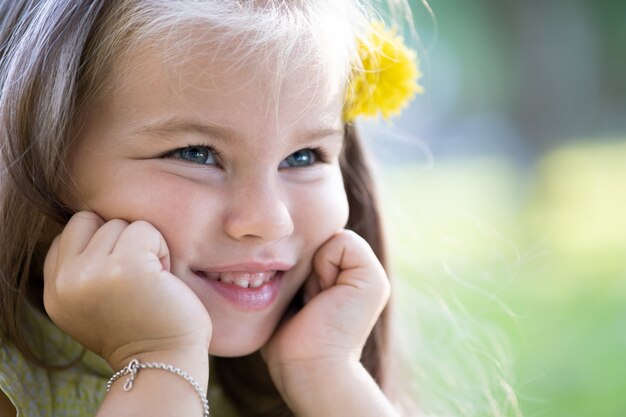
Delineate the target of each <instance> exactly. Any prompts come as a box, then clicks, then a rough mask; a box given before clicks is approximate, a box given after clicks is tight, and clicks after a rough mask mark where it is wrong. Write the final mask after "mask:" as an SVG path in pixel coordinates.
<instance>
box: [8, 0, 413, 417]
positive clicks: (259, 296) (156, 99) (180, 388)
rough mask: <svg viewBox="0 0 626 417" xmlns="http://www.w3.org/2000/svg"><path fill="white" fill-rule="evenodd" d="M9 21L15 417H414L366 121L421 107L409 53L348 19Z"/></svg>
mask: <svg viewBox="0 0 626 417" xmlns="http://www.w3.org/2000/svg"><path fill="white" fill-rule="evenodd" d="M0 7H1V11H0V18H1V27H0V28H1V29H0V30H1V32H0V45H1V48H2V49H1V52H0V53H1V56H2V68H1V74H2V81H1V82H2V95H1V101H0V126H1V127H2V163H3V166H2V171H1V176H0V192H1V197H0V207H1V208H0V213H1V214H2V221H1V222H0V242H1V243H0V244H1V245H2V250H0V272H1V274H2V281H1V290H0V293H1V295H2V303H1V308H0V311H1V314H2V315H1V320H0V321H1V323H2V331H1V338H0V355H1V356H2V358H1V368H0V388H1V391H0V414H1V415H2V416H12V415H16V414H17V415H20V416H21V415H25V416H29V417H33V416H70V415H77V416H78V415H80V416H93V415H98V416H135V415H150V416H171V415H182V416H194V415H198V416H199V415H202V414H203V413H204V415H208V408H209V407H210V408H211V413H212V415H216V416H219V417H223V416H229V415H233V416H234V415H239V416H287V415H296V416H313V415H315V416H317V415H323V416H346V415H351V414H354V415H359V416H394V415H396V411H394V408H393V407H392V405H391V402H390V400H389V399H388V398H387V397H386V395H385V394H383V392H385V391H386V390H387V382H388V381H387V380H386V378H385V376H386V366H385V352H386V349H387V342H388V340H387V339H388V337H387V310H386V308H385V306H386V303H387V300H388V297H389V282H388V279H387V276H386V274H385V270H384V268H383V265H384V251H383V242H382V235H381V230H380V223H379V217H378V209H377V208H376V203H375V200H374V195H373V192H372V186H371V182H370V177H369V172H368V168H367V166H366V163H365V160H364V157H363V154H362V150H361V146H360V143H359V139H358V137H357V135H356V132H355V129H354V127H353V125H352V123H351V122H352V121H353V119H354V118H355V117H356V116H358V115H359V114H376V113H377V112H378V111H381V112H382V113H383V115H385V116H387V115H389V114H390V113H393V112H394V111H397V110H398V109H399V108H400V107H401V106H402V105H403V104H404V102H405V98H408V97H410V96H411V95H412V94H413V93H415V92H416V91H417V90H418V88H419V87H418V86H417V84H416V77H417V70H416V68H415V63H414V62H412V61H411V59H412V55H411V54H410V53H409V52H408V51H406V50H405V49H403V46H402V45H398V43H397V41H398V38H395V37H394V35H392V34H388V35H385V34H384V30H385V29H384V28H383V27H382V26H381V25H380V24H374V25H372V24H371V23H370V21H369V20H368V17H367V16H366V15H365V14H364V13H365V11H366V10H367V8H366V7H365V6H364V5H362V4H359V3H357V2H356V1H350V0H343V1H305V0H298V1H295V0H294V1H277V0H276V1H273V0H267V1H217V0H216V1H209V0H206V1H199V0H187V1H183V0H179V1H170V0H161V1H159V0H99V1H97V0H14V1H10V2H2V5H1V6H0ZM368 32H371V33H373V34H374V35H373V36H370V37H369V38H368ZM394 48H395V49H394ZM376 53H378V54H379V56H378V58H377V59H375V58H376V57H375V56H374V55H375V54H376ZM396 54H397V56H396ZM381 63H386V64H385V65H388V66H389V67H390V68H391V67H393V66H394V65H395V64H396V63H400V64H402V65H404V66H402V65H401V66H400V67H399V69H396V70H394V71H395V72H393V74H394V76H393V77H391V78H390V79H388V80H386V81H385V80H381V79H379V78H378V77H379V75H380V73H381V72H382V71H384V69H385V68H384V66H381V68H382V69H381V70H380V71H379V70H376V69H374V70H372V68H373V66H375V65H380V64H381ZM368 71H369V72H368ZM377 80H378V81H377ZM114 372H115V374H114ZM112 375H113V376H112ZM209 375H210V378H209ZM109 379H110V380H109ZM209 379H210V385H209ZM107 381H108V382H109V383H108V385H109V386H110V391H109V392H108V393H107V392H106V386H107ZM207 390H208V393H207V392H206V391H207ZM207 394H208V401H207V400H206V399H205V398H206V395H207Z"/></svg>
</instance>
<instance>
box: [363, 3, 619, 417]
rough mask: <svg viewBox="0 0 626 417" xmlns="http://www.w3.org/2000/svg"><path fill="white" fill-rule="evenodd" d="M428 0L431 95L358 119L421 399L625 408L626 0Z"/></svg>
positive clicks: (457, 410) (437, 408)
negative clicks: (377, 186) (393, 116)
mask: <svg viewBox="0 0 626 417" xmlns="http://www.w3.org/2000/svg"><path fill="white" fill-rule="evenodd" d="M429 4H430V7H431V8H432V11H433V16H431V15H430V14H429V12H428V10H427V8H426V7H425V6H424V5H422V3H421V2H420V1H413V2H412V7H413V11H414V19H415V22H416V27H417V34H418V36H419V48H420V58H421V66H422V70H423V72H424V77H423V79H422V84H423V85H424V87H425V88H426V93H425V94H424V95H422V96H420V97H418V98H417V100H416V101H415V102H414V104H413V105H412V106H411V107H410V109H408V111H406V112H405V113H404V115H403V117H402V118H401V119H399V120H396V121H394V122H393V124H392V125H386V124H385V123H379V124H375V125H370V124H364V127H365V128H366V129H365V130H366V136H367V137H368V139H369V142H370V148H371V150H372V154H373V155H374V156H375V158H376V161H377V165H378V174H379V178H380V183H381V186H382V187H381V188H382V194H381V197H382V200H383V204H384V206H385V210H386V215H387V219H388V229H389V232H390V236H391V242H390V244H391V249H392V250H391V255H392V260H393V262H394V265H395V271H394V272H395V274H394V276H395V277H396V280H397V288H400V290H399V291H398V290H396V301H398V305H399V308H400V309H401V310H402V316H403V317H404V320H405V321H406V322H407V323H405V326H404V327H403V328H410V329H415V330H416V331H415V332H411V333H410V334H408V335H406V339H407V346H408V347H409V349H411V350H412V352H410V355H411V357H412V358H413V359H412V360H413V362H414V363H413V364H412V365H411V372H412V373H413V375H416V376H417V377H416V379H415V381H416V382H415V383H416V385H419V386H418V387H417V392H418V393H419V395H418V397H419V398H418V401H420V402H421V403H422V404H423V406H424V408H425V410H426V411H427V412H429V413H432V414H436V415H439V416H448V415H459V416H460V415H463V416H522V415H523V416H526V417H565V416H567V417H623V416H626V2H625V1H622V0H604V1H591V0H551V1H514V0H471V1H450V0H430V1H429ZM422 353H423V355H422Z"/></svg>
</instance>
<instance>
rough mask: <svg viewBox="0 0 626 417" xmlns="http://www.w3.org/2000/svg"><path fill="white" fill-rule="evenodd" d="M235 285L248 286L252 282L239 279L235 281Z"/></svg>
mask: <svg viewBox="0 0 626 417" xmlns="http://www.w3.org/2000/svg"><path fill="white" fill-rule="evenodd" d="M235 285H239V286H240V287H242V288H248V286H249V285H250V282H249V281H248V280H245V279H238V280H237V281H235Z"/></svg>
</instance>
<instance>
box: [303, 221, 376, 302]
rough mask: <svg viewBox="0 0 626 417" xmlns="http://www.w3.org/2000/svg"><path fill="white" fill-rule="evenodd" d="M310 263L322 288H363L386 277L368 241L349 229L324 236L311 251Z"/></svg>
mask: <svg viewBox="0 0 626 417" xmlns="http://www.w3.org/2000/svg"><path fill="white" fill-rule="evenodd" d="M313 265H314V268H315V271H316V273H317V275H318V276H319V282H320V286H321V288H322V290H325V289H327V288H329V287H331V286H333V285H342V284H343V285H350V286H354V287H359V288H361V289H363V288H364V287H369V286H371V284H373V283H377V282H378V283H380V281H381V279H382V281H387V278H386V274H385V271H384V269H383V267H382V265H381V264H380V262H379V261H378V258H377V257H376V255H375V254H374V251H373V250H372V248H371V247H370V246H369V244H368V243H367V242H366V241H365V240H364V239H363V238H362V237H361V236H359V235H357V234H356V233H354V232H352V231H348V230H344V231H341V232H339V233H337V234H336V235H334V236H333V237H332V238H330V239H329V240H328V242H326V243H325V244H324V245H323V246H322V247H321V248H320V249H319V250H318V252H317V253H316V254H315V257H314V259H313Z"/></svg>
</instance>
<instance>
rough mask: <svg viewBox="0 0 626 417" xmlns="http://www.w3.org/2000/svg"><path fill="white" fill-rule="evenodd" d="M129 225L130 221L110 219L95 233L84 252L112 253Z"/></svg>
mask: <svg viewBox="0 0 626 417" xmlns="http://www.w3.org/2000/svg"><path fill="white" fill-rule="evenodd" d="M128 225H129V223H128V222H127V221H125V220H122V219H113V220H109V221H108V222H106V223H105V224H104V225H102V226H101V227H100V228H99V229H98V230H97V231H96V233H94V235H93V237H92V238H91V240H90V241H89V243H88V244H87V247H86V248H85V250H84V251H83V252H84V253H101V254H107V255H108V254H110V253H111V252H113V249H114V248H115V244H116V243H117V241H118V239H119V238H120V236H121V235H122V232H124V230H125V229H126V228H127V227H128Z"/></svg>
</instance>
